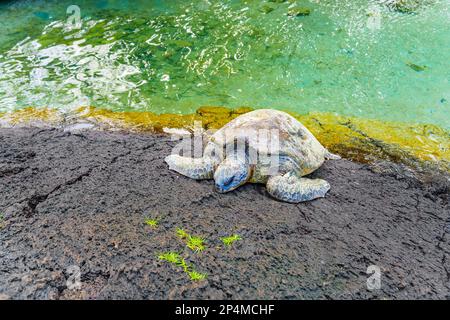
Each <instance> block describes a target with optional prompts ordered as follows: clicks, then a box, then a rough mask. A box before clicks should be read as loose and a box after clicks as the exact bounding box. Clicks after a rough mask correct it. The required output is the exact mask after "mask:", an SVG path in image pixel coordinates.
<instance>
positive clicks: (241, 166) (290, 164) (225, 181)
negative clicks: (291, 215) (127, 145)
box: [165, 109, 340, 203]
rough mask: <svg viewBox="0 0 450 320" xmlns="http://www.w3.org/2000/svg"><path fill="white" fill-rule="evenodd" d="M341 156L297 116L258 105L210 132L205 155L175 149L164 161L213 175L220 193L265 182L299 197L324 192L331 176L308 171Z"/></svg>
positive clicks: (275, 191)
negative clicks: (315, 176)
mask: <svg viewBox="0 0 450 320" xmlns="http://www.w3.org/2000/svg"><path fill="white" fill-rule="evenodd" d="M267 133H269V134H267ZM274 133H275V134H276V135H277V136H278V137H276V136H274ZM263 136H265V137H266V138H261V137H263ZM255 137H256V138H255ZM267 137H270V138H267ZM274 141H275V142H278V143H274ZM239 142H242V143H239ZM230 146H231V147H230ZM239 146H243V147H239ZM270 147H271V148H270ZM339 158H340V157H339V156H337V155H334V154H331V153H330V152H328V150H327V149H325V148H324V147H323V146H322V145H321V144H320V142H319V141H318V140H317V139H316V138H315V137H314V136H313V134H312V133H311V132H310V131H309V130H308V129H307V128H306V127H305V126H304V125H303V124H301V123H300V122H299V121H297V120H296V119H295V118H294V117H292V116H290V115H289V114H287V113H285V112H282V111H277V110H270V109H259V110H255V111H252V112H249V113H246V114H243V115H241V116H239V117H237V118H235V119H234V120H232V121H230V122H229V123H228V124H226V125H225V126H224V127H222V128H221V129H220V130H218V131H217V132H216V133H214V134H213V135H212V136H210V137H209V139H208V141H207V143H206V144H205V148H204V152H203V156H202V157H201V158H191V157H183V156H180V155H178V154H172V155H169V156H167V157H166V158H165V161H166V163H167V164H168V165H169V169H171V170H174V171H177V172H179V173H181V174H182V175H185V176H187V177H190V178H192V179H197V180H201V179H213V178H214V180H215V186H216V189H217V191H219V192H221V193H225V192H229V191H231V190H234V189H236V188H237V187H239V186H241V185H243V184H245V183H246V182H251V183H265V184H266V186H267V191H268V192H269V194H270V195H272V196H273V197H274V198H276V199H279V200H282V201H286V202H291V203H298V202H302V201H308V200H313V199H315V198H319V197H324V196H325V194H326V193H327V192H328V190H329V189H330V185H329V183H328V182H327V181H325V180H322V179H309V178H303V176H305V175H307V174H310V173H311V172H313V171H315V170H316V169H318V168H319V167H320V166H321V165H322V164H323V162H324V161H325V159H339ZM274 163H276V165H275V166H274V165H273V164H274Z"/></svg>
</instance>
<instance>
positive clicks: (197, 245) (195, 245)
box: [186, 236, 205, 252]
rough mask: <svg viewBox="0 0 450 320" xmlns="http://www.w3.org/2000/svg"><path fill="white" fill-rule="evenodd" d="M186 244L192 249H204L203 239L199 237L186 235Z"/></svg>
mask: <svg viewBox="0 0 450 320" xmlns="http://www.w3.org/2000/svg"><path fill="white" fill-rule="evenodd" d="M186 245H187V247H188V248H189V249H191V250H193V251H197V252H201V251H203V250H204V249H205V240H204V239H203V238H200V237H195V236H188V238H187V243H186Z"/></svg>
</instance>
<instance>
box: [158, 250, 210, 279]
mask: <svg viewBox="0 0 450 320" xmlns="http://www.w3.org/2000/svg"><path fill="white" fill-rule="evenodd" d="M158 258H159V259H160V260H163V261H167V262H169V263H171V264H174V265H177V266H179V267H182V268H183V271H184V272H185V273H186V274H187V275H188V276H189V278H190V279H191V280H192V281H198V280H203V279H205V278H206V274H204V273H199V272H197V271H195V270H194V268H193V267H192V265H188V264H187V263H186V260H184V259H183V258H181V256H180V255H179V254H178V253H176V252H172V251H170V252H165V253H161V254H160V255H158Z"/></svg>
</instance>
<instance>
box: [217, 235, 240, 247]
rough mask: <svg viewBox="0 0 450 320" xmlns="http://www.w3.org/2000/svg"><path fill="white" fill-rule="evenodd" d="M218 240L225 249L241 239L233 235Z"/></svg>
mask: <svg viewBox="0 0 450 320" xmlns="http://www.w3.org/2000/svg"><path fill="white" fill-rule="evenodd" d="M220 240H221V241H222V243H223V244H224V245H225V246H226V247H231V246H232V245H233V243H234V242H236V241H238V240H242V238H241V237H240V236H239V235H237V234H233V235H232V236H229V237H223V238H220Z"/></svg>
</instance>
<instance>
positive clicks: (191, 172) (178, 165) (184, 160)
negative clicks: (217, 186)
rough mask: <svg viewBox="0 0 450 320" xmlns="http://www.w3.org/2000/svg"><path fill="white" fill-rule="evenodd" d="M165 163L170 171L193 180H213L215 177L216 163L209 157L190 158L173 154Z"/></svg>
mask: <svg viewBox="0 0 450 320" xmlns="http://www.w3.org/2000/svg"><path fill="white" fill-rule="evenodd" d="M164 161H166V163H167V164H168V165H169V169H170V170H174V171H176V172H178V173H181V174H182V175H184V176H186V177H189V178H192V179H196V180H202V179H212V178H213V176H214V162H213V161H212V159H211V158H208V157H203V158H188V157H182V156H179V155H176V154H171V155H169V156H167V157H166V158H165V159H164Z"/></svg>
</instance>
